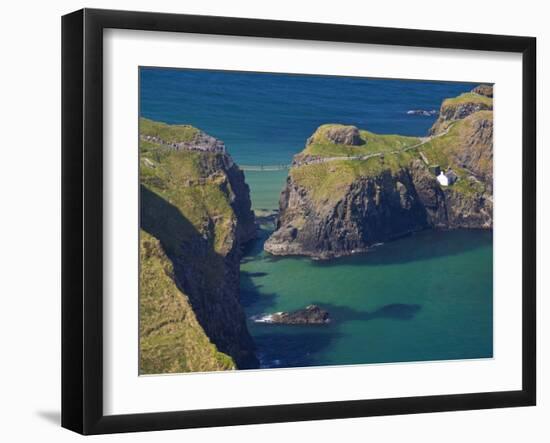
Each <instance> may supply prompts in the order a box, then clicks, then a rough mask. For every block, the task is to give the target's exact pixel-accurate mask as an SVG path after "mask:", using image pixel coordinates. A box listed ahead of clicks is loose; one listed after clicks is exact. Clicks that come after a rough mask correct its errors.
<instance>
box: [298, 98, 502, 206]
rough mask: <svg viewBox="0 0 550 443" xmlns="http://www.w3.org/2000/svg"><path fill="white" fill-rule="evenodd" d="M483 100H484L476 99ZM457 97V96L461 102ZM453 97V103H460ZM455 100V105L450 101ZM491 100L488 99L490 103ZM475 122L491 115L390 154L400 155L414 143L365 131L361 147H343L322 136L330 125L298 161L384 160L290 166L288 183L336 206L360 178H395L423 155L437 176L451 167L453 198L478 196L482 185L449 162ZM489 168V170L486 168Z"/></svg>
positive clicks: (463, 122) (477, 115) (460, 122)
mask: <svg viewBox="0 0 550 443" xmlns="http://www.w3.org/2000/svg"><path fill="white" fill-rule="evenodd" d="M464 95H466V96H468V95H474V96H475V97H476V98H477V97H482V99H486V98H487V97H483V96H478V95H477V94H463V96H464ZM460 97H462V96H460ZM460 97H458V98H457V99H461V100H463V99H464V97H463V98H460ZM453 100H454V99H453ZM489 100H491V99H489ZM480 119H492V111H478V112H476V113H474V114H472V115H470V116H468V117H466V118H465V119H463V120H458V121H456V122H452V123H451V125H450V129H449V131H448V133H447V134H445V135H442V136H439V137H434V138H432V140H430V141H429V142H427V143H424V144H422V145H421V146H419V147H418V149H411V150H409V151H406V152H399V153H397V154H390V153H388V152H389V151H395V150H399V149H404V148H406V147H409V146H413V145H416V144H418V143H420V139H418V138H416V137H402V136H399V135H379V134H373V133H371V132H368V131H360V135H361V138H362V139H363V140H364V141H366V142H367V143H366V145H361V146H347V145H335V144H331V143H328V142H327V140H326V137H325V135H324V134H325V132H326V130H328V129H329V128H330V127H332V126H333V125H323V126H321V127H320V128H319V129H318V130H317V131H316V133H315V134H314V136H313V139H312V141H313V142H312V143H311V144H310V145H308V146H307V147H306V148H305V149H304V150H303V151H302V152H301V153H300V156H303V155H320V156H324V157H330V156H339V155H364V154H370V153H376V152H385V153H386V154H384V156H383V157H373V158H370V159H368V160H333V161H327V162H325V163H319V164H309V165H301V166H298V167H297V166H294V167H293V168H292V169H291V170H290V175H291V177H292V180H293V181H294V182H295V183H296V184H298V185H299V186H302V187H304V188H306V189H307V190H308V193H309V195H311V196H312V198H313V199H314V201H316V202H323V201H326V202H336V201H338V200H340V199H341V198H343V197H344V195H345V194H346V192H347V191H348V189H349V186H350V185H351V184H352V183H353V182H354V181H355V180H357V179H360V178H375V177H377V176H379V175H381V174H382V173H384V172H385V171H388V172H390V173H392V174H395V173H396V172H398V171H399V170H400V169H404V168H407V167H409V166H410V164H411V162H412V160H414V159H416V158H420V155H419V152H418V151H422V152H423V153H424V155H425V156H426V157H427V159H428V162H429V164H432V165H433V164H437V165H439V166H440V167H441V169H442V170H445V169H447V168H449V167H451V168H452V169H453V170H454V171H455V173H456V174H457V176H458V177H459V180H458V181H457V182H456V183H455V184H454V185H452V186H451V187H452V188H453V189H455V190H456V192H461V193H464V194H468V195H472V194H475V193H480V192H483V191H484V189H485V186H484V185H483V184H482V183H478V182H472V181H470V180H468V179H467V177H468V176H469V175H470V173H469V172H468V171H466V170H464V169H462V168H461V167H459V166H458V165H457V164H456V162H454V161H453V158H454V155H455V154H456V153H457V150H459V149H462V147H463V145H464V143H465V139H466V138H467V137H468V135H469V134H471V132H472V131H473V125H474V124H475V123H476V122H477V121H478V120H480ZM490 166H491V165H488V167H490Z"/></svg>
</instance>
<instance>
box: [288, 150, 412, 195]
mask: <svg viewBox="0 0 550 443" xmlns="http://www.w3.org/2000/svg"><path fill="white" fill-rule="evenodd" d="M417 157H418V153H417V152H416V151H415V150H412V151H407V152H402V153H400V154H386V155H384V157H373V158H370V159H368V160H335V161H329V162H326V163H318V164H309V165H302V166H299V167H293V168H292V169H291V170H290V175H291V177H292V180H293V182H295V183H297V184H298V185H299V186H302V187H304V188H306V189H307V190H308V191H309V195H311V197H312V198H313V200H314V201H316V202H323V201H325V202H335V201H338V200H340V199H341V198H343V197H344V196H345V194H346V193H347V191H348V189H349V186H350V185H351V184H352V183H353V182H354V181H355V180H357V179H360V178H369V177H370V178H374V177H377V176H379V175H381V174H382V173H383V172H385V171H389V172H391V173H396V172H398V171H399V170H400V169H402V168H406V167H407V166H409V165H410V163H411V161H412V160H413V159H414V158H417Z"/></svg>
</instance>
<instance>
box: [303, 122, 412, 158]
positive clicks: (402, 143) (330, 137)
mask: <svg viewBox="0 0 550 443" xmlns="http://www.w3.org/2000/svg"><path fill="white" fill-rule="evenodd" d="M350 129H353V130H354V131H357V132H356V134H355V137H352V136H349V137H347V138H348V139H351V138H355V140H354V141H355V144H351V143H349V144H346V143H335V141H334V140H335V139H336V140H337V139H338V135H339V134H346V131H348V134H349V133H351V132H352V131H349V130H350ZM340 138H343V139H345V138H346V137H345V136H343V137H340ZM350 141H351V140H350ZM419 142H420V139H419V138H417V137H407V136H403V135H393V134H383V135H382V134H375V133H373V132H369V131H365V130H358V129H357V128H355V127H354V126H348V125H341V124H326V125H322V126H320V127H319V128H317V130H316V131H315V133H314V134H313V135H312V136H311V138H310V139H309V141H308V144H307V146H306V147H305V149H304V150H303V151H302V152H301V155H311V156H320V157H335V156H354V155H367V154H371V153H375V152H388V151H392V150H395V149H402V148H405V147H407V146H412V145H414V144H416V143H419Z"/></svg>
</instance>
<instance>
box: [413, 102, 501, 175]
mask: <svg viewBox="0 0 550 443" xmlns="http://www.w3.org/2000/svg"><path fill="white" fill-rule="evenodd" d="M492 120H493V111H478V112H475V113H474V114H471V115H469V116H468V117H466V118H464V119H462V120H457V121H456V122H454V123H452V125H451V126H450V127H449V130H448V132H447V134H445V135H442V136H441V137H434V138H432V139H431V140H430V141H428V142H427V143H425V144H424V145H422V146H421V151H422V152H423V153H424V154H425V156H426V157H427V158H428V160H429V162H430V163H432V164H438V165H439V166H441V167H442V168H447V167H451V168H453V169H455V171H458V173H459V176H460V171H462V169H461V168H460V167H459V166H458V165H457V163H456V160H455V159H456V158H457V157H459V156H460V154H461V153H463V152H465V151H466V150H472V149H475V148H476V147H477V148H478V153H477V154H476V155H475V156H470V157H477V158H479V169H480V170H481V172H485V173H488V172H490V170H491V169H492V150H491V152H490V153H488V152H484V151H485V146H483V145H480V146H476V142H475V140H476V133H477V132H478V131H479V127H480V125H482V124H483V122H484V121H492ZM477 138H479V137H477ZM464 174H466V172H464ZM464 174H463V175H464Z"/></svg>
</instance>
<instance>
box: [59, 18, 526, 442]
mask: <svg viewBox="0 0 550 443" xmlns="http://www.w3.org/2000/svg"><path fill="white" fill-rule="evenodd" d="M535 50H536V42H535V39H534V38H530V37H512V36H497V35H483V34H463V33H451V32H435V31H420V30H408V29H387V28H373V27H358V26H347V25H332V24H317V23H298V22H281V21H269V20H252V19H242V18H227V17H207V16H189V15H175V14H158V13H146V12H124V11H108V10H90V9H85V10H81V11H77V12H74V13H72V14H69V15H66V16H64V17H63V21H62V55H63V67H62V75H63V78H62V86H63V88H62V90H63V94H62V105H63V115H62V120H63V127H62V135H63V137H62V138H63V146H62V151H63V155H62V158H63V165H62V170H63V214H62V215H63V217H62V218H63V227H62V231H63V294H62V297H63V301H62V307H63V312H62V321H63V324H62V334H63V337H62V345H63V346H62V358H63V361H62V371H63V374H62V381H63V383H62V425H63V426H64V427H66V428H69V429H72V430H74V431H77V432H80V433H83V434H100V433H114V432H129V431H146V430H160V429H176V428H190V427H201V426H226V425H237V424H251V423H268V422H280V421H297V420H317V419H328V418H345V417H360V416H374V415H389V414H408V413H421V412H434V411H452V410H464V409H484V408H498V407H512V406H529V405H534V404H535V399H536V374H535V368H536V356H535V349H536V345H535V330H536V325H535V320H536V315H535V306H536V293H535V289H536V285H535V257H536V251H535V244H536V238H535V236H536V218H535V202H536V189H535V130H536V118H535V117H536V116H535V110H536V105H535V71H536V70H535V59H536V56H535Z"/></svg>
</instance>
